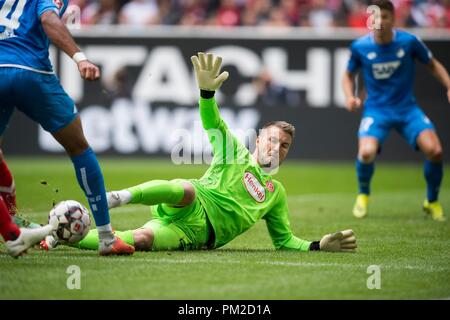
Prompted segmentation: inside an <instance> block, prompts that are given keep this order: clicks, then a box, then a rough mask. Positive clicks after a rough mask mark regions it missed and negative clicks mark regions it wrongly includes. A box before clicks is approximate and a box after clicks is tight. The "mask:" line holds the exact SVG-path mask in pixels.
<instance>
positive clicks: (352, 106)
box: [345, 97, 362, 112]
mask: <svg viewBox="0 0 450 320" xmlns="http://www.w3.org/2000/svg"><path fill="white" fill-rule="evenodd" d="M345 106H346V107H347V110H348V111H350V112H355V111H357V110H358V109H360V108H361V106H362V101H361V99H360V98H358V97H349V98H347V102H346V104H345Z"/></svg>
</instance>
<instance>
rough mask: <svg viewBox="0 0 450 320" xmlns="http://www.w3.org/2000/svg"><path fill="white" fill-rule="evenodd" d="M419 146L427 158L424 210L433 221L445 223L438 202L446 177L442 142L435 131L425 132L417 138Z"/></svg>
mask: <svg viewBox="0 0 450 320" xmlns="http://www.w3.org/2000/svg"><path fill="white" fill-rule="evenodd" d="M417 145H418V147H419V148H420V150H422V152H423V153H424V154H425V158H426V160H425V163H424V176H425V180H426V182H427V199H426V200H425V201H424V205H423V207H424V210H425V212H427V213H428V214H430V215H431V216H432V218H433V219H435V220H438V221H444V220H445V218H444V212H443V209H442V206H441V205H440V203H439V202H438V197H439V190H440V187H441V183H442V178H443V175H444V169H443V163H442V146H441V142H440V141H439V138H438V136H437V134H436V133H435V132H434V131H433V130H425V131H423V132H422V133H421V134H420V135H419V137H418V138H417Z"/></svg>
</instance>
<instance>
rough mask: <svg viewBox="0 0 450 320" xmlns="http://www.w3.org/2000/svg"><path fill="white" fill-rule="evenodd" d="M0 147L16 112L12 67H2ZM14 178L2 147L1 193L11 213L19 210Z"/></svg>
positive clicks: (0, 168)
mask: <svg viewBox="0 0 450 320" xmlns="http://www.w3.org/2000/svg"><path fill="white" fill-rule="evenodd" d="M0 69H1V70H0V79H2V81H0V147H1V144H2V141H3V133H4V132H5V130H6V128H7V127H8V124H9V120H10V119H11V116H12V114H13V112H14V105H15V101H13V92H12V85H11V84H12V83H14V82H15V79H14V75H11V74H10V70H14V69H12V68H0ZM15 191H16V190H15V185H14V179H13V177H12V174H11V172H10V171H9V168H8V166H7V164H6V161H5V159H4V157H3V152H2V150H1V149H0V195H1V196H2V197H3V199H4V201H5V204H6V206H7V207H8V210H9V212H10V214H11V215H14V214H15V213H16V211H17V207H16V195H15Z"/></svg>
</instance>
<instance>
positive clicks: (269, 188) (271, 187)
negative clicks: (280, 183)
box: [266, 181, 275, 192]
mask: <svg viewBox="0 0 450 320" xmlns="http://www.w3.org/2000/svg"><path fill="white" fill-rule="evenodd" d="M266 188H267V190H269V191H270V192H274V191H275V187H274V186H273V182H272V181H267V182H266Z"/></svg>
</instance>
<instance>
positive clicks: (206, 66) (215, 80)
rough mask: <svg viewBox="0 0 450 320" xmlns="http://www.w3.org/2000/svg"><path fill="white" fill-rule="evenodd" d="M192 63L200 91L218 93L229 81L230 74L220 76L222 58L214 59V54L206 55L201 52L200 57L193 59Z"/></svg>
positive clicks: (223, 73)
mask: <svg viewBox="0 0 450 320" xmlns="http://www.w3.org/2000/svg"><path fill="white" fill-rule="evenodd" d="M191 61H192V65H193V66H194V71H195V77H196V78H197V85H198V87H199V88H200V90H206V91H216V90H217V89H219V88H220V86H221V85H222V83H223V82H224V81H225V80H227V79H228V72H226V71H224V72H222V73H221V74H219V72H220V66H221V65H222V58H221V57H215V58H214V56H213V54H212V53H208V54H206V55H205V54H204V53H203V52H199V53H198V56H192V57H191Z"/></svg>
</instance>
